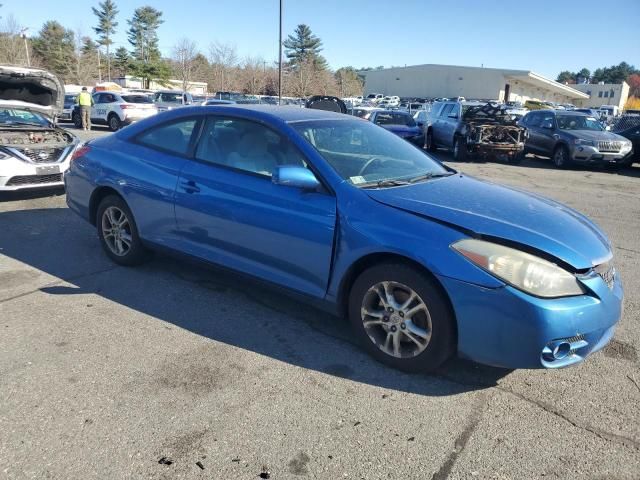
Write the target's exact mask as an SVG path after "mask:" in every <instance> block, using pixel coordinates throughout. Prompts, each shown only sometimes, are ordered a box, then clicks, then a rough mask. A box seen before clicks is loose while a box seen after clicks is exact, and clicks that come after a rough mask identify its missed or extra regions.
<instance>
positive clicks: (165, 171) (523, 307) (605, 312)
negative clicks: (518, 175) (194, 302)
mask: <svg viewBox="0 0 640 480" xmlns="http://www.w3.org/2000/svg"><path fill="white" fill-rule="evenodd" d="M65 184H66V188H67V203H68V205H69V207H70V208H71V209H73V210H74V211H75V212H77V213H78V214H79V215H80V216H82V217H83V218H84V219H86V220H87V221H89V222H91V223H92V224H93V225H95V226H96V227H97V231H98V235H99V238H100V241H101V243H102V245H103V247H104V250H105V251H106V254H107V255H108V256H109V257H110V258H111V259H112V260H113V261H114V262H116V263H118V264H121V265H135V264H138V263H140V262H142V261H144V260H145V259H146V258H148V252H149V251H150V250H156V249H162V250H168V251H173V252H179V253H180V254H185V255H187V256H189V257H191V258H196V259H199V260H201V261H203V262H207V263H211V264H215V265H218V266H222V267H226V268H228V269H232V270H234V271H236V272H240V273H242V274H246V275H249V276H251V277H254V278H258V279H260V280H262V281H266V282H268V283H270V284H273V285H274V286H278V287H284V288H285V289H286V290H287V291H289V292H291V293H293V294H296V295H297V296H299V297H301V298H305V299H307V300H308V301H310V302H314V303H315V304H316V305H319V306H322V307H324V308H326V309H327V310H329V311H331V312H333V313H335V314H337V315H345V316H347V317H348V318H349V320H350V322H351V323H352V325H353V329H354V335H355V336H356V337H357V338H358V339H359V340H360V341H361V342H362V345H363V346H364V347H365V348H366V349H367V350H368V351H369V352H370V353H371V354H372V355H373V356H374V357H375V358H377V359H379V360H380V361H382V362H384V363H386V364H388V365H391V366H393V367H396V368H399V369H403V370H407V371H426V370H433V369H434V368H436V367H438V366H439V365H441V364H442V363H443V362H444V361H445V360H446V359H447V358H449V357H450V356H452V355H453V354H455V353H457V354H459V355H460V356H462V357H466V358H469V359H472V360H475V361H478V362H482V363H486V364H490V365H495V366H502V367H508V368H540V367H546V368H555V367H563V366H567V365H571V364H575V363H577V362H580V361H582V360H584V359H585V358H586V357H587V356H588V355H589V354H591V353H593V352H595V351H597V350H599V349H601V348H602V347H603V346H604V345H606V343H607V342H608V341H609V340H610V339H611V337H612V335H613V332H614V328H615V325H616V323H617V322H618V320H619V318H620V315H621V306H622V297H623V292H622V286H621V283H620V279H619V276H618V274H617V273H616V271H615V269H614V267H613V264H612V252H611V245H610V243H609V241H608V240H607V237H606V236H605V234H604V233H603V232H602V231H601V230H600V229H599V228H598V227H597V226H596V225H595V224H594V223H593V222H591V221H590V220H589V219H587V218H585V217H584V216H583V215H581V214H580V213H578V212H576V211H574V210H572V209H570V208H568V207H565V206H563V205H560V204H558V203H556V202H553V201H551V200H548V199H545V198H542V197H539V196H536V195H532V194H529V193H525V192H522V191H519V190H516V189H513V188H507V187H503V186H499V185H495V184H492V183H489V182H484V181H480V180H476V179H473V178H471V177H468V176H466V175H463V174H461V173H458V172H456V171H455V170H453V169H451V168H448V167H446V166H444V165H442V164H441V163H439V162H438V161H436V160H434V159H433V158H432V157H430V156H429V155H427V154H426V153H425V152H423V151H422V150H420V149H419V148H417V147H415V146H413V145H411V144H409V143H408V142H406V141H404V140H402V139H400V138H399V137H398V136H396V135H394V134H392V133H390V132H388V131H386V130H384V129H382V128H380V127H377V126H376V125H374V124H372V123H370V122H364V121H362V120H359V119H356V118H353V117H350V116H346V115H341V114H338V113H332V112H325V111H321V110H309V109H301V108H289V107H275V106H270V107H269V106H224V107H216V106H211V107H207V106H202V107H188V108H181V109H176V110H173V111H169V112H167V113H163V114H159V115H156V116H154V117H151V118H149V119H146V120H142V121H140V122H138V123H137V124H135V125H132V126H129V127H127V128H125V129H123V130H122V131H119V132H117V133H116V134H113V135H110V136H107V137H103V138H100V139H97V140H92V141H91V142H90V143H88V144H85V145H84V146H82V147H81V148H79V149H77V150H76V152H75V154H74V158H73V160H72V161H71V167H70V169H69V171H68V172H67V173H66V175H65ZM248 288H250V287H248ZM212 315H215V313H213V312H212Z"/></svg>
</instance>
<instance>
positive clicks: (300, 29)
mask: <svg viewBox="0 0 640 480" xmlns="http://www.w3.org/2000/svg"><path fill="white" fill-rule="evenodd" d="M282 44H283V45H284V48H285V49H286V51H285V54H286V56H287V58H288V59H289V65H290V66H291V67H293V68H299V67H300V66H302V65H303V64H307V63H310V64H312V65H313V66H314V67H315V69H317V70H325V69H326V68H327V61H326V60H325V58H324V57H323V56H322V55H320V52H321V51H322V41H321V40H320V39H319V38H318V37H316V36H315V35H313V33H312V32H311V28H309V26H308V25H305V24H303V23H302V24H300V25H298V26H297V27H296V29H295V30H294V32H293V35H289V36H288V37H287V39H286V40H285V41H284V42H283V43H282Z"/></svg>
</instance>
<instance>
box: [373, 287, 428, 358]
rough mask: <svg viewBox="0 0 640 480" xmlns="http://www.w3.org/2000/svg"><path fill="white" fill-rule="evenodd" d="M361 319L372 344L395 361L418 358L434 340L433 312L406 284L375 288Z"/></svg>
mask: <svg viewBox="0 0 640 480" xmlns="http://www.w3.org/2000/svg"><path fill="white" fill-rule="evenodd" d="M361 318H362V323H363V325H364V328H365V331H366V333H367V335H368V336H369V338H370V339H371V341H372V342H373V343H374V344H375V345H376V346H377V347H378V348H379V349H380V350H382V351H383V352H384V353H386V354H387V355H390V356H392V357H396V358H411V357H415V356H417V355H419V354H420V353H422V352H423V351H424V350H425V348H427V346H428V345H429V341H430V340H431V332H432V323H431V315H430V313H429V309H428V308H427V306H426V304H425V303H424V301H423V300H422V299H421V298H420V296H419V295H418V294H417V293H416V292H415V291H414V290H413V289H411V288H410V287H408V286H406V285H403V284H402V283H398V282H380V283H377V284H375V285H374V286H372V287H371V288H370V289H369V290H368V291H367V293H366V294H365V296H364V299H363V301H362V307H361Z"/></svg>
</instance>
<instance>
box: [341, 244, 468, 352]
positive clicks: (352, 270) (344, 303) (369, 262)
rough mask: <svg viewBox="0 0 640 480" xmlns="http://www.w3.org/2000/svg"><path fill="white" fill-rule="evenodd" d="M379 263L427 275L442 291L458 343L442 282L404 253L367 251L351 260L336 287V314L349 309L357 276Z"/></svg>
mask: <svg viewBox="0 0 640 480" xmlns="http://www.w3.org/2000/svg"><path fill="white" fill-rule="evenodd" d="M381 263H400V264H404V265H407V266H409V267H412V268H414V269H416V270H418V271H419V272H421V273H423V274H424V275H425V276H427V277H429V278H430V279H431V280H432V281H433V282H434V284H435V285H436V286H437V288H439V289H440V292H441V293H442V298H444V300H445V303H446V304H447V306H448V308H449V311H450V313H451V316H452V318H453V319H454V325H453V327H454V335H455V337H454V341H455V345H456V346H457V345H458V320H457V318H456V312H455V309H454V308H453V304H452V302H451V298H450V297H449V294H448V293H447V290H446V289H445V288H444V286H443V285H442V283H440V281H439V280H438V278H437V277H436V276H435V275H434V274H433V273H432V272H431V271H430V270H429V269H428V268H427V267H425V266H424V265H422V264H421V263H419V262H417V261H416V260H413V259H412V258H409V257H406V256H404V255H400V254H397V253H391V252H377V253H369V254H367V255H364V256H363V257H360V258H359V259H358V260H356V261H355V262H353V263H352V264H351V265H350V266H349V268H348V269H347V270H346V272H345V274H344V275H343V276H342V278H341V279H340V284H339V285H340V286H339V289H338V298H337V307H338V309H337V310H338V314H339V315H340V316H341V317H343V318H346V316H347V315H348V310H349V296H350V294H351V287H352V286H353V283H354V281H355V279H356V278H358V276H359V275H360V274H361V273H362V272H364V271H365V270H367V269H368V268H370V267H373V266H375V265H379V264H381Z"/></svg>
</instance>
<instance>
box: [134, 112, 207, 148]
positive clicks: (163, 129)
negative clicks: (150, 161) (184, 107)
mask: <svg viewBox="0 0 640 480" xmlns="http://www.w3.org/2000/svg"><path fill="white" fill-rule="evenodd" d="M196 123H197V120H196V119H194V118H190V119H184V120H179V121H176V122H171V123H165V124H163V125H159V126H157V127H153V128H151V129H150V130H147V131H146V132H144V133H142V134H141V135H139V136H138V138H137V140H138V143H141V144H142V145H144V146H147V147H150V148H156V149H158V150H165V151H167V152H171V153H176V154H178V155H186V154H187V152H188V151H189V143H190V141H191V136H192V135H193V131H194V128H195V126H196Z"/></svg>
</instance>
